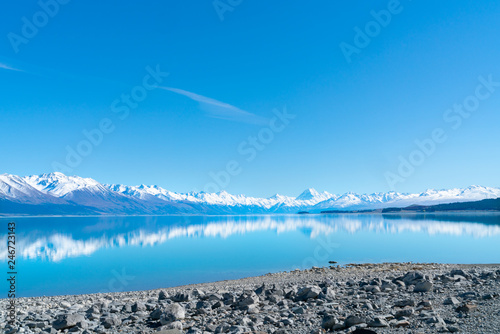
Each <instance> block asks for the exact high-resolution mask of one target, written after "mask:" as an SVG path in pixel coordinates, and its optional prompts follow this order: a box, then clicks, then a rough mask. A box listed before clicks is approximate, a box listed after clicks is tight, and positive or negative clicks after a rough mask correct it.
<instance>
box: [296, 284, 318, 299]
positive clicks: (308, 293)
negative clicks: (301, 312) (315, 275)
mask: <svg viewBox="0 0 500 334" xmlns="http://www.w3.org/2000/svg"><path fill="white" fill-rule="evenodd" d="M320 293H321V288H320V287H319V286H306V287H304V288H302V289H300V290H299V292H297V295H296V297H295V300H296V301H304V300H308V299H311V298H317V297H318V296H319V294H320Z"/></svg>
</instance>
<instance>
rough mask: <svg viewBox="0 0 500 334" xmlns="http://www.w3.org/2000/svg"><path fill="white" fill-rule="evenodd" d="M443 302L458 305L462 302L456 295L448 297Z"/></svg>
mask: <svg viewBox="0 0 500 334" xmlns="http://www.w3.org/2000/svg"><path fill="white" fill-rule="evenodd" d="M443 304H444V305H453V306H456V305H458V304H460V301H459V300H458V299H456V298H455V297H450V298H446V299H445V300H444V301H443Z"/></svg>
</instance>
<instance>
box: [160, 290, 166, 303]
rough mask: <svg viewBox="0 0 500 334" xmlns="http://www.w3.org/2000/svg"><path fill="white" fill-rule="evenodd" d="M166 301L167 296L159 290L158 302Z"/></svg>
mask: <svg viewBox="0 0 500 334" xmlns="http://www.w3.org/2000/svg"><path fill="white" fill-rule="evenodd" d="M166 299H168V294H167V293H166V292H165V291H163V290H161V291H160V293H159V294H158V301H160V300H166Z"/></svg>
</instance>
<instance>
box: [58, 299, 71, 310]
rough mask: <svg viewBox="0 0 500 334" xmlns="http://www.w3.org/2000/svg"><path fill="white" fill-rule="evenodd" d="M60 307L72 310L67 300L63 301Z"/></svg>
mask: <svg viewBox="0 0 500 334" xmlns="http://www.w3.org/2000/svg"><path fill="white" fill-rule="evenodd" d="M60 305H61V307H62V308H70V307H71V304H70V303H69V302H67V301H66V300H63V301H62V302H61V304H60Z"/></svg>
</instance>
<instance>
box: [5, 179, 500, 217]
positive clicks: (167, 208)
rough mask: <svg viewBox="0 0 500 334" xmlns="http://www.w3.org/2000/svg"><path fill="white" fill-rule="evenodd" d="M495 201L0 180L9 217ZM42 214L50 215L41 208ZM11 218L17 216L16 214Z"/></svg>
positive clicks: (477, 190)
mask: <svg viewBox="0 0 500 334" xmlns="http://www.w3.org/2000/svg"><path fill="white" fill-rule="evenodd" d="M499 197H500V188H490V187H482V186H470V187H467V188H463V189H461V188H455V189H448V190H446V189H442V190H435V189H428V190H426V191H424V192H422V193H417V194H402V193H397V192H388V193H373V194H356V193H352V192H348V193H345V194H343V195H332V194H330V193H328V192H318V191H316V190H315V189H312V188H310V189H306V190H305V191H303V192H302V193H301V194H300V195H299V196H297V197H290V196H283V195H278V194H276V195H274V196H272V197H269V198H256V197H250V196H245V195H233V194H230V193H228V192H227V191H220V192H218V193H206V192H190V193H176V192H172V191H169V190H166V189H164V188H162V187H159V186H156V185H151V186H148V185H139V186H127V185H121V184H114V185H109V184H105V185H103V184H101V183H99V182H97V181H96V180H94V179H91V178H82V177H79V176H66V175H64V174H62V173H49V174H42V175H32V176H27V177H19V176H16V175H9V174H3V175H0V200H5V201H6V205H3V206H2V207H1V211H0V214H7V213H8V211H6V210H14V209H15V207H16V205H17V209H16V210H20V209H19V204H29V205H41V207H43V205H45V204H50V205H54V204H57V205H63V206H66V208H65V210H67V209H68V207H70V209H71V210H76V209H78V208H80V211H76V212H77V213H76V214H79V213H81V212H92V213H96V214H103V213H104V214H108V213H113V214H166V213H175V214H178V213H197V214H200V213H202V214H252V213H296V212H298V211H309V212H320V211H323V210H374V209H381V208H387V207H406V206H410V205H413V204H416V205H434V204H445V203H453V202H467V201H478V200H482V199H488V198H499ZM8 202H12V203H17V204H16V205H14V204H12V205H11V207H10V208H9V204H8ZM82 208H83V210H82ZM30 210H32V211H26V212H21V214H31V213H32V212H34V211H36V210H35V209H33V208H31V209H30ZM45 210H51V209H50V208H49V209H47V208H45ZM14 211H15V210H14ZM14 211H10V212H14ZM15 212H16V213H19V211H15ZM50 212H51V211H49V214H50ZM64 212H67V211H64ZM44 213H47V211H44ZM56 213H57V212H53V213H52V214H56Z"/></svg>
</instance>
